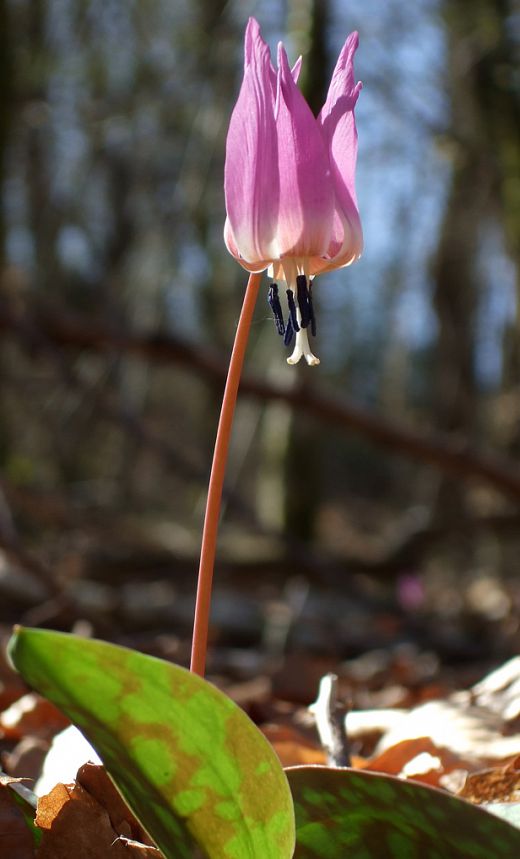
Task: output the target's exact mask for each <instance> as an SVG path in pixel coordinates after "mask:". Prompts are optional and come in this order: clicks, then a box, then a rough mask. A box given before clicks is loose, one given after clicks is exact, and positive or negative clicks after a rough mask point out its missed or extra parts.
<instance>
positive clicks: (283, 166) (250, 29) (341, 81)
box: [224, 18, 363, 365]
mask: <svg viewBox="0 0 520 859" xmlns="http://www.w3.org/2000/svg"><path fill="white" fill-rule="evenodd" d="M357 46H358V35H357V33H351V34H350V36H349V37H348V38H347V40H346V42H345V44H344V46H343V48H342V50H341V53H340V55H339V57H338V61H337V63H336V67H335V69H334V72H333V75H332V80H331V83H330V87H329V91H328V94H327V98H326V100H325V104H324V105H323V107H322V109H321V111H320V113H319V115H318V117H314V116H313V114H312V112H311V110H310V108H309V106H308V104H307V102H306V101H305V99H304V97H303V95H302V94H301V92H300V90H299V89H298V86H297V80H298V75H299V71H300V67H301V59H300V60H298V62H297V63H296V65H295V66H294V67H293V68H292V70H291V69H290V68H289V63H288V60H287V54H286V52H285V48H284V47H283V45H282V44H281V43H280V44H279V45H278V68H277V70H275V69H274V67H273V65H272V63H271V57H270V53H269V48H268V46H267V44H266V43H265V42H264V40H263V39H262V36H261V33H260V27H259V24H258V22H257V21H256V20H255V19H254V18H250V19H249V22H248V25H247V28H246V34H245V49H244V52H245V62H244V77H243V81H242V86H241V89H240V93H239V96H238V100H237V103H236V105H235V108H234V111H233V114H232V116H231V121H230V124H229V131H228V136H227V142H226V165H225V176H224V190H225V197H226V210H227V218H226V225H225V228H224V238H225V242H226V245H227V248H228V250H229V252H230V253H231V254H232V255H233V256H234V257H235V259H237V260H238V262H239V263H240V264H241V265H242V266H243V267H244V268H245V269H247V270H248V271H250V272H260V271H263V270H264V269H268V275H269V278H270V281H271V284H270V287H269V292H268V301H269V304H270V306H271V309H272V311H273V315H274V320H275V325H276V329H277V331H278V333H279V334H280V335H281V336H282V337H283V338H284V343H285V345H289V344H290V343H291V341H292V340H293V338H294V337H295V339H296V343H295V347H294V351H293V353H292V355H291V356H290V357H289V358H288V359H287V360H288V363H289V364H296V363H298V361H299V360H300V358H302V357H304V358H305V360H306V361H307V363H308V364H309V365H314V364H319V359H318V358H317V357H316V356H315V355H314V354H313V352H312V351H311V348H310V346H309V340H308V331H309V330H310V332H311V334H312V335H315V333H316V320H315V315H314V307H313V301H312V281H313V279H314V277H315V275H317V274H321V273H323V272H327V271H332V270H333V269H336V268H342V267H343V266H347V265H350V263H352V262H354V260H356V259H357V258H358V257H359V256H360V254H361V251H362V248H363V233H362V229H361V221H360V218H359V212H358V207H357V200H356V191H355V169H356V157H357V131H356V123H355V118H354V107H355V104H356V101H357V98H358V95H359V91H360V89H361V84H360V83H357V84H356V83H355V78H354V69H353V60H354V54H355V52H356V48H357ZM279 287H280V288H282V289H284V290H285V292H286V296H287V303H288V315H287V317H286V318H285V317H284V313H283V310H282V304H281V301H280V289H279Z"/></svg>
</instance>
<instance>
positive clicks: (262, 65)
mask: <svg viewBox="0 0 520 859" xmlns="http://www.w3.org/2000/svg"><path fill="white" fill-rule="evenodd" d="M271 69H272V67H271V60H270V56H269V49H268V47H267V45H266V44H265V42H264V41H263V39H262V37H261V35H260V29H259V27H258V24H257V22H256V21H255V20H254V19H250V21H249V24H248V26H247V30H246V37H245V69H244V79H243V81H242V86H241V89H240V93H239V96H238V100H237V103H236V105H235V108H234V110H233V114H232V116H231V121H230V124H229V131H228V136H227V141H226V163H225V168H224V192H225V198H226V210H227V215H228V219H229V224H230V227H231V230H232V234H233V237H234V242H235V246H236V249H237V251H238V254H239V256H240V257H241V258H242V259H243V260H244V262H246V263H249V264H253V265H255V264H256V263H258V262H260V261H262V260H265V259H268V260H269V259H271V258H272V257H273V256H275V255H276V253H275V251H276V247H275V240H276V227H277V212H278V200H279V175H278V150H277V142H276V124H275V119H274V93H273V86H272V82H271V80H270V74H271Z"/></svg>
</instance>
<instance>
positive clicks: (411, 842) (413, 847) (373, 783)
mask: <svg viewBox="0 0 520 859" xmlns="http://www.w3.org/2000/svg"><path fill="white" fill-rule="evenodd" d="M286 773H287V777H288V779H289V784H290V785H291V790H292V793H293V798H294V804H295V812H296V852H295V854H294V856H295V859H315V858H316V857H320V859H513V857H516V856H520V831H518V830H517V829H515V828H514V827H512V826H510V825H509V824H508V823H505V822H504V821H503V820H500V819H499V818H498V817H494V816H493V815H491V814H488V813H487V812H485V811H483V810H482V809H480V808H478V807H477V806H474V805H471V804H470V803H468V802H465V801H464V800H461V799H458V798H456V797H454V796H450V795H449V794H447V793H443V792H442V791H440V790H437V789H434V788H430V787H425V786H424V785H420V784H417V783H415V782H409V781H405V780H403V779H397V778H395V777H394V776H387V775H379V774H376V773H366V772H360V771H357V770H347V769H344V770H342V769H329V768H327V767H294V768H289V769H287V770H286Z"/></svg>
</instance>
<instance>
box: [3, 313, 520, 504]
mask: <svg viewBox="0 0 520 859" xmlns="http://www.w3.org/2000/svg"><path fill="white" fill-rule="evenodd" d="M0 331H3V332H4V333H5V334H8V335H11V336H14V337H16V338H17V339H19V340H21V341H22V344H23V345H24V346H27V343H26V342H25V341H26V338H27V333H28V331H32V332H34V333H36V332H40V333H41V334H42V335H43V336H44V337H45V338H46V339H47V340H50V341H51V342H53V343H55V344H56V345H59V346H61V347H66V348H73V349H89V350H94V351H96V352H101V353H102V352H110V353H112V354H113V353H114V352H126V353H129V354H132V355H138V356H140V357H142V358H143V359H146V360H149V361H155V362H159V363H166V364H170V363H171V364H178V365H180V366H182V367H184V368H186V369H187V370H188V371H190V372H197V373H199V374H201V375H202V377H203V378H205V379H206V380H207V381H208V382H211V383H213V384H218V385H219V386H223V384H224V381H225V376H226V370H227V363H226V361H225V359H224V360H223V359H222V358H221V357H220V356H218V355H217V354H216V353H215V352H213V351H212V350H210V349H208V348H206V347H204V346H200V345H198V344H193V343H189V342H188V341H186V340H183V339H182V338H180V337H177V336H176V335H172V334H169V333H165V332H161V331H157V332H152V333H142V332H137V331H128V330H126V331H122V330H120V329H113V328H110V327H109V326H108V325H104V324H102V323H100V322H92V321H90V320H89V321H86V320H84V319H81V318H80V317H78V316H75V317H74V316H71V315H65V314H63V313H60V314H58V313H56V312H49V311H48V310H38V311H37V312H36V313H33V314H32V315H31V316H29V315H28V314H27V313H19V312H17V311H14V310H13V308H12V307H9V306H8V305H7V304H3V306H2V307H1V308H0ZM34 340H36V341H37V338H33V343H32V346H33V349H35V350H36V351H37V350H38V343H37V342H34ZM240 393H241V395H242V396H249V397H254V398H256V399H259V400H264V401H272V400H278V401H281V402H285V403H287V404H289V405H291V406H293V408H295V409H297V410H298V411H300V412H304V413H306V414H308V415H311V416H313V417H315V418H317V419H318V420H320V421H322V422H324V423H328V424H331V425H334V426H337V427H341V428H343V429H345V430H348V431H350V432H354V433H356V434H358V435H361V436H363V437H364V438H365V439H366V440H368V441H370V442H372V443H373V444H376V445H378V446H379V447H382V448H385V449H387V450H389V451H391V452H393V453H394V454H398V455H401V456H404V457H406V458H408V459H414V460H416V461H419V462H423V463H427V464H428V465H432V466H434V467H435V468H437V469H439V470H441V471H444V472H446V473H449V474H454V475H457V476H459V477H461V478H463V479H465V480H475V479H478V480H482V481H484V482H486V483H488V484H490V485H492V486H493V487H494V488H495V489H496V490H498V491H500V492H501V493H503V494H504V495H507V496H509V497H510V498H511V499H513V500H515V501H517V502H518V501H520V469H519V468H518V467H517V465H516V464H515V463H513V462H511V461H510V460H508V459H505V458H503V457H500V456H498V455H496V454H492V453H489V452H485V451H481V450H477V449H475V448H472V447H470V446H469V445H468V443H467V441H466V440H465V439H464V438H463V437H460V436H457V435H454V434H449V435H448V434H446V433H439V432H434V431H429V432H427V433H426V432H419V431H417V430H414V429H411V428H409V427H406V426H405V425H403V424H401V423H400V422H398V421H393V420H390V419H388V418H382V417H378V416H376V415H373V414H370V413H369V412H367V411H364V410H363V409H359V408H357V407H356V406H354V405H352V404H350V403H346V402H343V401H339V400H338V399H336V398H334V397H332V396H330V395H328V394H326V393H322V392H318V391H317V390H315V389H313V388H309V387H308V386H306V387H305V390H302V389H301V388H298V387H296V388H291V389H289V388H287V387H284V386H282V385H275V384H273V383H271V382H265V381H263V380H260V379H257V378H254V377H252V376H249V375H247V374H246V375H244V376H243V377H242V382H241V386H240Z"/></svg>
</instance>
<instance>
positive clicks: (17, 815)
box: [0, 778, 35, 859]
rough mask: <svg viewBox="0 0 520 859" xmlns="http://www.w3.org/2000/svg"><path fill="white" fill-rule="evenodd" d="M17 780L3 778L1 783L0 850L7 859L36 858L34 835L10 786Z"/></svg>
mask: <svg viewBox="0 0 520 859" xmlns="http://www.w3.org/2000/svg"><path fill="white" fill-rule="evenodd" d="M16 781H18V780H17V779H9V780H8V781H7V782H6V781H5V779H4V778H2V781H1V783H0V833H1V841H0V851H1V855H2V857H4V856H5V857H6V859H7V857H9V859H34V855H35V853H34V841H33V837H32V835H31V833H30V831H29V829H28V827H27V824H26V822H25V820H24V816H23V814H22V812H21V811H20V809H19V807H18V805H17V804H16V800H15V798H14V797H13V792H12V790H11V788H10V787H9V784H12V783H13V782H16Z"/></svg>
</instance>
